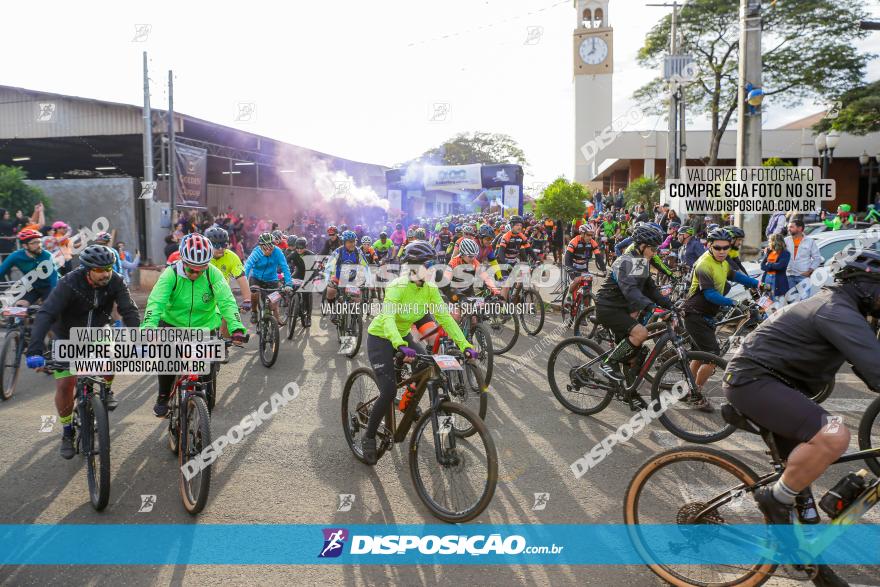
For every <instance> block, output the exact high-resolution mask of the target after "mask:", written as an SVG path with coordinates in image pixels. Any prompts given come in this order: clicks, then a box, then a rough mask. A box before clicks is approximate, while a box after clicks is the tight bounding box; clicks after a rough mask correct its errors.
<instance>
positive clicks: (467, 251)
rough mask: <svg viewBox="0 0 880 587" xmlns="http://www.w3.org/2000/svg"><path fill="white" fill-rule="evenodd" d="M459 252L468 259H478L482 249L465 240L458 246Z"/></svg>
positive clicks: (467, 239) (469, 240)
mask: <svg viewBox="0 0 880 587" xmlns="http://www.w3.org/2000/svg"><path fill="white" fill-rule="evenodd" d="M458 252H459V254H461V255H467V256H468V257H476V256H477V255H479V254H480V247H479V245H477V243H475V242H474V241H472V240H471V239H469V238H465V239H462V241H461V242H460V243H459V244H458Z"/></svg>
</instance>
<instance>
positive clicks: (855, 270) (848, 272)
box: [835, 249, 880, 281]
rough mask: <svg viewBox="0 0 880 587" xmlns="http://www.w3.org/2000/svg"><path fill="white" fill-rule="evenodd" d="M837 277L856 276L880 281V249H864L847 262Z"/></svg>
mask: <svg viewBox="0 0 880 587" xmlns="http://www.w3.org/2000/svg"><path fill="white" fill-rule="evenodd" d="M835 278H836V279H837V280H838V281H842V280H844V279H854V278H866V279H869V280H871V281H880V251H876V250H874V249H863V250H862V251H861V252H860V253H859V254H858V255H856V256H855V258H854V259H850V260H849V261H847V262H846V264H845V265H844V266H843V268H842V269H841V270H840V271H838V272H837V274H836V275H835Z"/></svg>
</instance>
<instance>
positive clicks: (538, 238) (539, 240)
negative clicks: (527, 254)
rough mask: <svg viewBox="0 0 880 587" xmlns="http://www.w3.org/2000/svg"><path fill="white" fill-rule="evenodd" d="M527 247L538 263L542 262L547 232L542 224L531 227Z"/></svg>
mask: <svg viewBox="0 0 880 587" xmlns="http://www.w3.org/2000/svg"><path fill="white" fill-rule="evenodd" d="M480 228H482V227H480ZM529 246H530V247H531V248H532V253H533V254H534V255H535V257H536V258H537V259H538V261H540V262H543V261H544V256H545V254H546V253H545V250H546V248H547V232H546V231H545V230H544V225H543V224H540V223H538V224H535V225H534V226H533V227H532V231H531V233H530V234H529Z"/></svg>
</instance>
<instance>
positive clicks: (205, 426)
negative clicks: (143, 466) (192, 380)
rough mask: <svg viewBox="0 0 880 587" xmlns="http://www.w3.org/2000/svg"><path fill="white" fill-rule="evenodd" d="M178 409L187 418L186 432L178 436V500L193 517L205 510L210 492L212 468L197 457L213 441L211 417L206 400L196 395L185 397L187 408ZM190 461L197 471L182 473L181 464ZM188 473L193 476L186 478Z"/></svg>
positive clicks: (182, 467)
mask: <svg viewBox="0 0 880 587" xmlns="http://www.w3.org/2000/svg"><path fill="white" fill-rule="evenodd" d="M181 408H182V409H183V410H184V418H186V426H185V431H186V433H185V434H181V435H180V452H179V453H178V464H179V465H180V470H179V479H180V497H181V499H183V507H184V508H186V511H187V512H189V513H190V514H193V515H195V514H197V513H199V512H200V511H202V509H203V508H204V507H205V504H206V503H207V501H208V492H209V491H210V489H211V465H205V466H203V465H202V463H201V461H200V459H199V458H198V457H199V454H200V453H201V452H202V450H203V449H204V448H205V447H206V446H208V445H209V444H211V442H212V437H211V417H210V416H209V415H208V406H206V405H205V401H204V400H203V399H202V398H200V397H199V396H197V395H191V396H189V397H187V398H186V405H185V406H181ZM190 461H194V462H193V463H192V464H194V465H195V464H197V465H198V469H197V470H196V471H194V472H193V471H190V469H189V467H187V468H186V473H184V465H185V464H187V463H189V462H190ZM190 473H192V476H191V477H190V478H189V479H187V475H188V474H190Z"/></svg>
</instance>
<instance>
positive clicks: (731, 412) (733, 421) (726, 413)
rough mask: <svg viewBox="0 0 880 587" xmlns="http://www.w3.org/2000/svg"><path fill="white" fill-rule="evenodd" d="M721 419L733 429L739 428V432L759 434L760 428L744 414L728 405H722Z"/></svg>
mask: <svg viewBox="0 0 880 587" xmlns="http://www.w3.org/2000/svg"><path fill="white" fill-rule="evenodd" d="M721 417H722V418H724V421H725V422H727V423H728V424H730V425H731V426H734V427H735V428H739V429H740V430H745V431H746V432H750V433H752V434H761V427H760V426H758V425H757V424H755V423H754V422H752V421H751V420H749V419H748V418H747V417H746V415H745V414H743V413H742V412H740V411H739V410H737V409H736V408H734V407H733V406H732V405H730V404H724V405H723V406H721Z"/></svg>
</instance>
